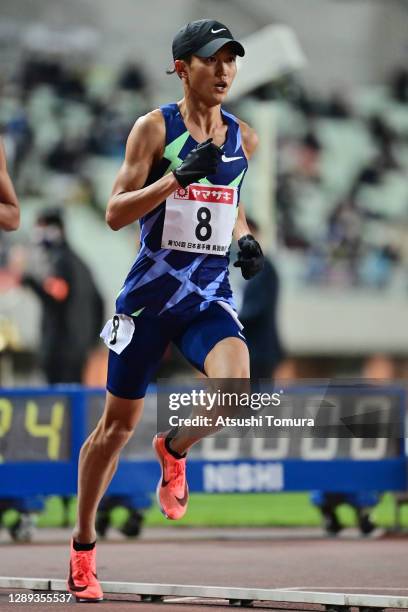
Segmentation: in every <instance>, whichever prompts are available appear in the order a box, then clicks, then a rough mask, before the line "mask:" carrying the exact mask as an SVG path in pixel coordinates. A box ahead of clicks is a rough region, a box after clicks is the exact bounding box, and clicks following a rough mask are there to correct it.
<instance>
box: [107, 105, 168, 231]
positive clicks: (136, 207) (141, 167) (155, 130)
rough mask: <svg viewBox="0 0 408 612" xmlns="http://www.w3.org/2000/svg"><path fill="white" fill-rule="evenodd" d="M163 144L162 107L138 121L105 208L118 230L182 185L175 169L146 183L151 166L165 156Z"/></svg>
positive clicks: (141, 215)
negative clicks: (174, 172)
mask: <svg viewBox="0 0 408 612" xmlns="http://www.w3.org/2000/svg"><path fill="white" fill-rule="evenodd" d="M164 144H165V125H164V119H163V116H162V114H161V112H160V111H159V110H155V111H152V112H151V113H148V114H147V115H144V116H143V117H140V118H139V119H138V120H137V121H136V123H135V125H134V127H133V129H132V131H131V133H130V135H129V138H128V141H127V145H126V156H125V161H124V162H123V164H122V167H121V169H120V171H119V174H118V176H117V179H116V181H115V184H114V186H113V190H112V195H111V197H110V199H109V202H108V207H107V210H106V222H107V224H108V225H109V227H110V228H111V229H113V230H118V229H120V228H122V227H125V226H126V225H129V224H130V223H133V222H134V221H137V220H138V219H140V217H143V215H145V214H146V213H148V212H150V211H151V210H153V209H154V208H156V206H158V205H159V204H160V203H161V202H163V200H165V199H166V198H167V197H168V196H169V195H170V194H171V193H173V191H175V190H176V189H177V188H178V187H179V185H178V183H177V181H176V179H175V177H174V175H173V173H172V172H171V173H170V174H167V175H166V176H163V177H162V178H160V179H159V180H158V181H156V182H154V183H152V184H151V185H149V186H148V187H143V185H144V184H145V182H146V179H147V177H148V176H149V172H150V170H151V169H152V166H153V165H154V164H155V163H156V162H157V161H158V160H159V159H160V158H161V157H162V156H163V151H164Z"/></svg>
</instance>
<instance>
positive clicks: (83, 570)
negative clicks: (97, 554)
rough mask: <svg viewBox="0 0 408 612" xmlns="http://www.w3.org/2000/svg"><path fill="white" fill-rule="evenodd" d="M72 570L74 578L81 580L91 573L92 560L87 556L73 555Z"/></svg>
mask: <svg viewBox="0 0 408 612" xmlns="http://www.w3.org/2000/svg"><path fill="white" fill-rule="evenodd" d="M74 570H75V574H76V576H77V577H78V578H79V579H80V580H83V579H85V578H87V577H88V576H89V574H91V573H92V558H91V555H89V554H85V555H84V554H83V553H82V554H79V555H74Z"/></svg>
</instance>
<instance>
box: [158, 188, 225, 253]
mask: <svg viewBox="0 0 408 612" xmlns="http://www.w3.org/2000/svg"><path fill="white" fill-rule="evenodd" d="M236 206H237V188H236V187H226V186H225V185H201V184H200V183H193V184H192V185H189V186H188V187H186V188H185V189H184V188H183V187H180V188H179V189H177V191H175V192H174V193H173V194H172V195H171V196H169V197H168V198H167V200H166V215H165V218H164V226H163V234H162V244H161V245H162V247H163V248H165V249H175V250H176V251H188V252H189V253H206V254H210V253H211V254H213V255H226V253H227V251H228V249H229V247H230V244H231V237H232V232H233V229H234V225H235V220H236Z"/></svg>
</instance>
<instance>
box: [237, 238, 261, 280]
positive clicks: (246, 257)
mask: <svg viewBox="0 0 408 612" xmlns="http://www.w3.org/2000/svg"><path fill="white" fill-rule="evenodd" d="M238 246H239V252H238V259H237V261H236V262H235V263H234V267H235V268H241V273H242V276H243V277H244V278H245V280H249V279H250V278H252V277H253V276H255V274H258V272H260V271H261V270H262V268H263V266H264V255H263V253H262V249H261V247H260V245H259V242H257V241H256V240H255V238H254V237H253V236H251V234H247V235H246V236H242V238H240V239H239V240H238Z"/></svg>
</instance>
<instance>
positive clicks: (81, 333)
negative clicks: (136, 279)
mask: <svg viewBox="0 0 408 612" xmlns="http://www.w3.org/2000/svg"><path fill="white" fill-rule="evenodd" d="M34 236H35V240H36V247H37V249H39V251H40V252H39V253H38V254H37V255H38V256H39V257H40V259H41V266H40V269H39V270H37V271H30V269H29V268H28V269H27V270H26V271H25V272H24V274H23V276H22V278H21V283H22V284H23V285H24V286H26V287H29V288H30V289H32V291H34V293H35V294H36V295H37V296H38V298H39V300H40V302H41V305H42V323H41V345H40V361H41V366H42V368H43V370H44V373H45V376H46V379H47V382H48V383H50V384H54V383H80V382H81V381H82V375H83V369H84V366H85V363H86V360H87V358H88V356H89V353H90V351H91V349H92V348H93V347H94V346H95V344H96V343H97V341H98V338H99V332H100V330H101V328H102V324H103V321H104V313H103V301H102V297H101V295H100V293H99V291H98V289H97V287H96V285H95V282H94V280H93V277H92V274H91V273H90V271H89V269H88V267H87V266H86V264H85V263H84V262H83V261H82V259H81V258H80V257H79V256H78V255H77V254H76V253H75V252H74V251H73V250H72V249H71V247H70V246H69V243H68V241H67V238H66V235H65V229H64V223H63V219H62V216H61V213H60V212H59V211H58V210H56V209H55V210H53V209H50V210H45V211H43V212H42V213H41V214H40V215H39V216H38V218H37V221H36V225H35V230H34Z"/></svg>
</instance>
